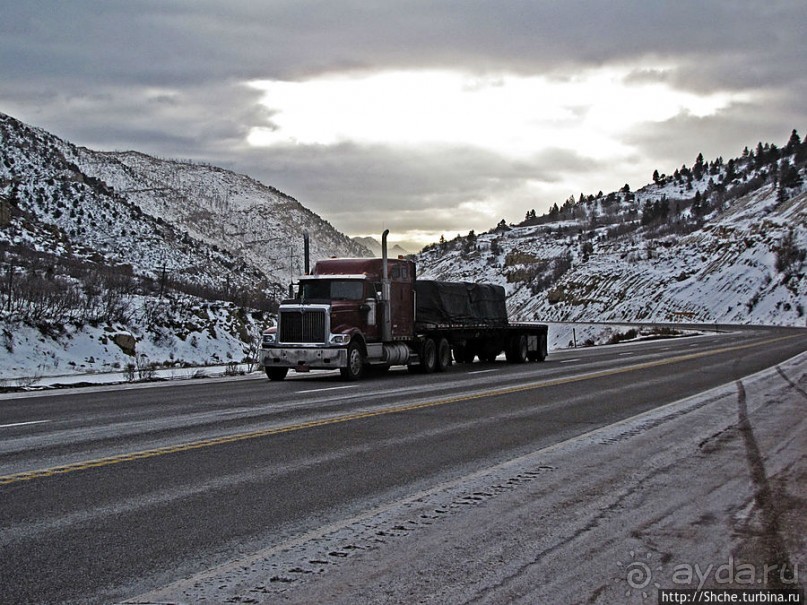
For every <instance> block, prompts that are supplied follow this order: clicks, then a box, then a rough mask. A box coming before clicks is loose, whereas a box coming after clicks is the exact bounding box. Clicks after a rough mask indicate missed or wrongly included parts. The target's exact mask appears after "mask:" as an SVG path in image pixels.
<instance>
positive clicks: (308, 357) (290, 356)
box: [260, 347, 347, 372]
mask: <svg viewBox="0 0 807 605" xmlns="http://www.w3.org/2000/svg"><path fill="white" fill-rule="evenodd" d="M260 363H261V365H263V366H264V367H266V368H290V369H292V370H297V371H300V372H306V371H308V370H333V369H339V368H346V367H347V348H345V347H318V348H312V347H271V348H264V349H261V354H260Z"/></svg>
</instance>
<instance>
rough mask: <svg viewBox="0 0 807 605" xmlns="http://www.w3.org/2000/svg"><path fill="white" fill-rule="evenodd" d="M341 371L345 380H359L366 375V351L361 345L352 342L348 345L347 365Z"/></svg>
mask: <svg viewBox="0 0 807 605" xmlns="http://www.w3.org/2000/svg"><path fill="white" fill-rule="evenodd" d="M339 372H340V373H341V374H342V378H344V379H345V380H358V379H359V378H361V377H362V376H363V375H364V352H363V351H362V348H361V345H360V344H359V343H357V342H351V343H350V344H349V345H348V347H347V367H345V368H340V369H339Z"/></svg>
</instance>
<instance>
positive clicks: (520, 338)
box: [506, 334, 528, 363]
mask: <svg viewBox="0 0 807 605" xmlns="http://www.w3.org/2000/svg"><path fill="white" fill-rule="evenodd" d="M506 356H507V361H509V362H510V363H524V362H525V361H527V357H528V352H527V337H526V336H525V335H524V334H517V335H515V336H513V338H511V339H510V346H509V347H507V353H506Z"/></svg>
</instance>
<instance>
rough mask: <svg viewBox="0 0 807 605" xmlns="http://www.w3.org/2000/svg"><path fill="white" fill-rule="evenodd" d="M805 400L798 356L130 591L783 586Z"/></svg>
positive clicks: (803, 553) (798, 534)
mask: <svg viewBox="0 0 807 605" xmlns="http://www.w3.org/2000/svg"><path fill="white" fill-rule="evenodd" d="M805 405H807V354H801V355H799V356H797V357H795V358H793V359H791V360H789V361H788V362H785V363H783V364H780V365H779V366H777V367H775V368H771V369H769V370H766V371H763V372H760V373H758V374H756V375H754V376H751V377H747V378H744V379H743V380H742V381H738V382H737V383H735V384H728V385H724V386H722V387H718V388H716V389H713V390H710V391H708V392H706V393H703V394H700V395H698V396H695V397H691V398H688V399H685V400H682V401H678V402H675V403H672V404H669V405H666V406H664V407H662V408H658V409H655V410H652V411H649V412H646V413H644V414H641V415H638V416H635V417H633V418H629V419H627V420H624V421H621V422H619V423H616V424H613V425H610V426H607V427H604V428H601V429H598V430H595V431H592V432H590V433H587V434H584V435H582V436H579V437H576V438H573V439H570V440H568V441H565V442H562V443H560V444H557V445H554V446H551V447H549V448H545V449H543V450H540V451H537V452H534V453H532V454H529V455H525V456H523V457H520V458H517V459H515V460H512V461H509V462H506V463H503V464H499V465H497V466H495V467H492V468H488V469H483V470H481V471H478V472H476V473H473V474H470V475H468V476H465V477H462V478H460V479H457V480H454V481H450V482H447V483H444V484H442V485H439V486H437V487H435V488H433V489H430V490H428V491H424V492H421V493H418V494H415V495H413V496H411V497H409V498H407V499H404V500H401V501H397V502H392V503H390V504H388V505H387V506H384V507H381V508H378V509H374V510H371V511H368V512H366V513H364V514H362V515H359V516H357V517H354V518H352V519H348V520H346V521H344V522H343V523H339V524H335V525H332V526H328V527H324V528H321V529H320V530H317V531H314V532H311V533H309V534H307V535H304V536H300V537H298V538H297V539H294V540H291V541H288V542H285V543H283V544H280V545H278V546H275V547H271V548H268V549H266V550H265V551H262V552H259V553H256V554H255V555H253V556H250V557H247V558H243V559H240V560H237V561H234V562H232V563H230V564H227V565H224V566H221V567H217V568H214V569H212V570H210V571H208V572H205V573H202V574H199V575H197V576H195V577H192V578H188V579H186V580H182V581H179V582H176V583H174V584H172V585H169V586H167V587H164V588H162V589H159V590H156V591H153V592H152V593H149V594H147V595H141V596H139V597H137V598H135V599H132V600H130V601H128V603H141V604H142V603H157V602H176V603H186V602H225V601H226V602H248V603H316V602H319V603H324V602H327V603H331V604H338V603H346V604H347V603H350V604H352V603H356V602H361V603H367V604H372V603H414V602H420V603H441V604H443V603H448V604H450V603H466V602H470V601H474V602H480V603H500V602H508V603H510V602H512V603H567V602H568V603H642V602H644V601H646V600H647V599H648V598H649V599H652V600H653V601H654V602H655V599H656V596H655V595H656V593H657V590H658V589H659V588H682V589H683V588H699V587H712V588H747V587H749V586H751V587H754V588H759V587H795V585H794V584H793V582H794V580H796V581H797V580H798V569H804V568H805V565H807V543H806V542H805V536H807V519H806V518H805V514H804V510H803V502H804V498H805V497H806V496H807V489H805V486H806V485H807V465H805V458H804V452H806V451H807V416H805V414H804V408H805ZM760 469H761V470H760ZM760 494H762V495H764V494H768V496H770V494H775V498H771V497H767V498H765V497H761V496H760ZM771 519H775V520H776V521H777V523H776V524H772V523H771ZM786 565H787V566H789V567H788V568H787V569H785V566H786ZM740 570H741V571H742V573H740ZM802 583H803V580H802Z"/></svg>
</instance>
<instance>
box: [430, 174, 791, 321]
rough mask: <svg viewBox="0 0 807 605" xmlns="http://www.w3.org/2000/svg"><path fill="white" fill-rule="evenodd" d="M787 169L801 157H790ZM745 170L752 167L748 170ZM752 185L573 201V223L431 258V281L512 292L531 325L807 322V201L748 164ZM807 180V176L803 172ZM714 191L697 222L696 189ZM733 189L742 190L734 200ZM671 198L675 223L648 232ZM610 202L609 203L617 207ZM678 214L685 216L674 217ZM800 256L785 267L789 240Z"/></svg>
mask: <svg viewBox="0 0 807 605" xmlns="http://www.w3.org/2000/svg"><path fill="white" fill-rule="evenodd" d="M782 161H792V159H791V160H788V159H785V160H782ZM737 165H739V166H740V167H743V166H744V165H742V164H740V163H739V162H738V163H737ZM745 166H747V172H746V173H744V175H743V178H742V179H738V180H737V181H736V182H732V183H729V184H727V185H725V186H723V187H719V188H718V187H715V181H716V180H718V181H719V179H720V177H721V176H722V175H723V174H724V173H723V172H721V174H719V175H717V177H715V176H712V177H710V178H711V179H712V183H711V185H710V184H709V181H708V180H707V179H706V178H704V179H702V180H700V181H695V182H694V183H693V187H692V188H691V189H687V188H683V187H681V185H680V184H676V183H674V182H672V183H668V184H660V185H656V184H654V185H649V186H647V187H645V188H643V189H641V190H639V191H637V192H635V193H631V194H628V195H626V194H624V193H622V194H621V195H620V194H611V196H610V197H612V202H611V203H610V205H608V204H607V203H606V198H605V197H604V196H601V197H599V198H597V199H595V200H585V201H581V202H578V203H576V204H574V205H573V206H572V205H570V207H569V208H568V212H567V214H568V215H569V216H568V217H558V218H557V220H546V221H544V222H543V224H535V225H525V226H515V227H506V226H501V225H500V227H499V228H498V229H497V230H493V231H491V232H489V233H486V234H483V235H479V236H478V237H476V238H475V240H472V241H469V238H467V237H466V238H461V239H460V240H455V241H453V242H446V243H445V244H443V245H442V246H440V245H436V246H434V247H432V248H431V249H428V250H426V251H424V252H423V253H421V255H420V257H419V271H420V274H421V276H423V277H426V278H433V279H445V280H468V281H487V282H493V283H499V284H501V285H503V286H504V287H505V288H506V289H507V291H508V295H509V301H508V305H509V308H510V311H511V314H512V315H513V316H514V317H516V318H518V319H522V320H540V321H556V322H569V321H584V322H585V321H588V322H591V321H615V322H637V321H642V322H669V321H692V322H701V323H715V322H721V323H762V324H776V325H795V326H804V325H805V323H807V280H805V279H804V274H805V267H807V265H805V262H804V251H807V193H805V187H804V185H798V186H797V187H794V188H790V189H785V190H784V194H783V193H782V188H781V187H780V186H778V185H777V183H776V182H775V180H774V179H773V178H771V177H770V176H768V178H764V174H765V172H764V169H763V170H759V169H757V168H755V167H754V166H753V163H752V162H751V161H749V160H747V161H746V162H745ZM801 170H802V172H803V171H804V169H803V167H802V169H801ZM710 191H712V193H711V195H712V208H711V211H710V212H709V214H708V215H706V216H705V217H703V218H701V219H699V220H695V217H694V216H693V209H692V207H691V205H692V202H693V198H694V196H695V194H696V193H699V194H701V195H703V196H707V195H709V194H710V193H709V192H710ZM732 192H734V193H732ZM663 198H666V199H667V201H668V202H669V206H670V208H671V210H670V215H669V217H668V220H667V221H662V222H661V223H656V224H648V225H642V224H641V220H640V216H641V215H642V209H643V208H644V207H645V204H646V202H647V201H648V200H650V201H651V203H652V202H653V201H656V200H660V199H663ZM606 206H607V207H606ZM673 209H676V210H673ZM788 237H791V238H792V241H793V242H794V244H795V248H796V250H797V252H798V251H800V252H801V257H800V261H799V260H796V261H795V262H794V263H792V264H790V265H789V266H788V267H787V268H786V269H781V268H780V267H777V264H778V263H777V259H778V258H779V255H780V249H781V248H782V243H783V241H784V240H785V239H786V238H788Z"/></svg>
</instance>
